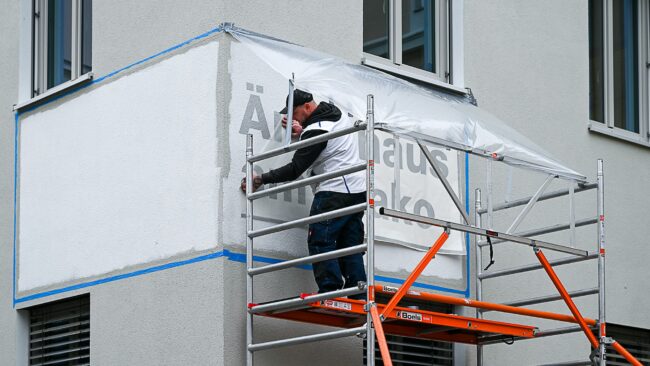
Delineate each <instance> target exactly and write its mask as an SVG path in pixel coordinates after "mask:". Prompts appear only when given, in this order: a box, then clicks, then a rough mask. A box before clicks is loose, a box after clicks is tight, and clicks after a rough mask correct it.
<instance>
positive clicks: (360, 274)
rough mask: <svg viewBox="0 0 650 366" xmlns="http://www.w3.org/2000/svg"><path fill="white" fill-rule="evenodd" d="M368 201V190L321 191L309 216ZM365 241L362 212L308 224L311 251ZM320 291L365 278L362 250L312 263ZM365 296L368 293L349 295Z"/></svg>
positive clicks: (351, 284) (341, 247)
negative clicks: (356, 191)
mask: <svg viewBox="0 0 650 366" xmlns="http://www.w3.org/2000/svg"><path fill="white" fill-rule="evenodd" d="M363 202H366V192H361V193H339V192H327V191H326V192H318V193H316V195H315V196H314V201H313V202H312V204H311V211H310V212H309V215H310V216H313V215H317V214H320V213H323V212H327V211H332V210H336V209H339V208H343V207H348V206H352V205H356V204H359V203H363ZM362 243H363V212H357V213H354V214H351V215H346V216H341V217H337V218H335V219H330V220H325V221H321V222H317V223H314V224H310V225H309V236H308V239H307V244H308V247H309V254H310V255H315V254H320V253H327V252H331V251H333V250H336V249H343V248H348V247H352V246H355V245H359V244H362ZM313 268H314V277H315V278H316V283H317V284H318V292H321V293H322V292H328V291H334V290H340V289H342V288H347V287H354V286H357V284H358V282H359V281H363V282H365V281H366V271H365V267H364V264H363V253H357V254H352V255H348V256H345V257H341V258H336V259H329V260H326V261H322V262H318V263H314V264H313ZM350 298H357V299H365V294H359V295H355V296H350Z"/></svg>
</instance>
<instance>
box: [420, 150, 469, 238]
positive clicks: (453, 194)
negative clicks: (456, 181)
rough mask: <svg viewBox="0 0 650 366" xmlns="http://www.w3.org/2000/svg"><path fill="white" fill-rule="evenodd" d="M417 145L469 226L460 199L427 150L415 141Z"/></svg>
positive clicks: (467, 217)
mask: <svg viewBox="0 0 650 366" xmlns="http://www.w3.org/2000/svg"><path fill="white" fill-rule="evenodd" d="M415 141H416V142H417V143H418V145H419V146H420V150H422V152H423V153H424V156H425V157H426V158H427V161H428V162H429V165H431V167H432V168H433V171H434V172H435V173H436V175H437V176H438V179H440V182H441V183H442V185H443V186H444V187H445V190H446V191H447V193H448V194H449V197H451V200H452V201H454V205H456V208H457V209H458V212H460V214H461V215H462V216H463V219H464V220H465V223H467V224H468V225H469V224H470V221H469V216H468V215H467V212H465V209H464V208H463V204H462V203H461V202H460V199H459V198H458V196H457V195H456V192H454V190H453V188H452V187H451V184H449V182H448V181H447V179H446V178H445V177H444V176H443V175H442V171H441V170H440V168H439V167H438V164H436V160H435V159H434V158H433V156H432V155H431V152H430V151H429V149H427V148H426V146H424V145H423V144H422V143H421V142H420V140H415Z"/></svg>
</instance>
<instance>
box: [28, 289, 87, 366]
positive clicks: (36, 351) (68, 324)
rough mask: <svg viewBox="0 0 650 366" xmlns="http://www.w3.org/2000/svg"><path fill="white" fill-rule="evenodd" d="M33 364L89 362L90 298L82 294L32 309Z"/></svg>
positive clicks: (59, 365)
mask: <svg viewBox="0 0 650 366" xmlns="http://www.w3.org/2000/svg"><path fill="white" fill-rule="evenodd" d="M29 318H30V321H29V323H30V332H29V364H30V366H37V365H38V366H41V365H42V366H45V365H47V366H63V365H66V366H77V365H90V301H89V297H88V296H87V295H86V296H82V297H77V298H73V299H69V300H63V301H57V302H53V303H49V304H45V305H39V306H36V307H33V308H31V309H29Z"/></svg>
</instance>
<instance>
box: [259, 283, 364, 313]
mask: <svg viewBox="0 0 650 366" xmlns="http://www.w3.org/2000/svg"><path fill="white" fill-rule="evenodd" d="M364 292H366V284H365V283H360V284H359V286H357V287H349V288H344V289H342V290H336V291H330V292H323V293H322V294H313V295H308V296H304V297H296V298H292V299H287V300H281V301H274V302H269V303H265V304H261V305H250V310H249V311H250V312H251V313H252V314H259V313H266V312H269V311H276V312H277V311H279V310H282V311H290V310H294V309H299V308H301V307H303V306H304V305H306V304H309V303H312V302H316V301H321V300H328V299H333V298H335V297H344V296H351V295H358V294H362V293H364Z"/></svg>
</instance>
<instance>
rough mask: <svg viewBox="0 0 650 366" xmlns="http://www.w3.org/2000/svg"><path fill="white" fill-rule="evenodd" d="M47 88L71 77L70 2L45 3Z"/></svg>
mask: <svg viewBox="0 0 650 366" xmlns="http://www.w3.org/2000/svg"><path fill="white" fill-rule="evenodd" d="M47 11H48V14H47V27H48V29H47V35H48V36H47V87H48V89H49V88H52V87H55V86H57V85H59V84H61V83H63V82H66V81H68V80H70V78H71V75H72V64H71V62H70V61H71V54H72V0H48V3H47Z"/></svg>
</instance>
